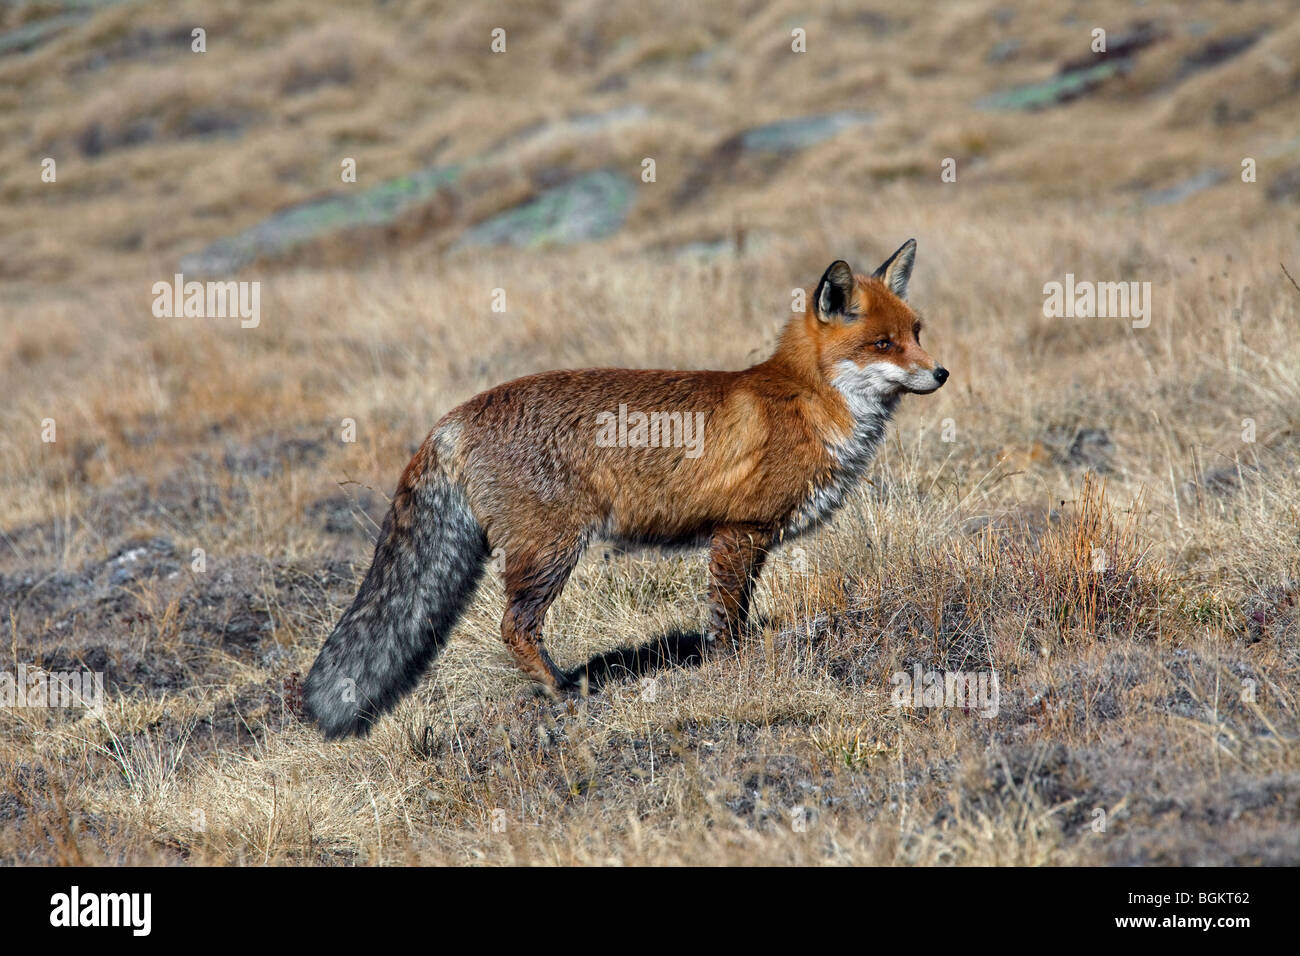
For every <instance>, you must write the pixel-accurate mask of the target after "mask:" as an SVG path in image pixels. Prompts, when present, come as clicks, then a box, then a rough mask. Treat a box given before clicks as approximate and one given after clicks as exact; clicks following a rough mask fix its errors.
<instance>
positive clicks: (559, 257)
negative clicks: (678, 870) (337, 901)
mask: <svg viewBox="0 0 1300 956" xmlns="http://www.w3.org/2000/svg"><path fill="white" fill-rule="evenodd" d="M822 7H823V8H821V9H819V11H818V12H811V11H810V10H809V8H807V7H805V6H803V5H799V4H793V3H781V2H776V3H768V4H761V3H743V4H741V3H737V4H724V5H711V4H695V5H690V6H687V7H683V6H682V5H679V4H675V3H656V2H648V3H638V4H598V3H593V2H581V0H569V2H555V3H537V4H528V5H513V4H512V5H505V4H492V3H480V4H472V5H468V7H467V6H466V5H464V4H453V3H416V2H410V3H404V2H400V0H394V2H389V3H384V4H373V5H356V7H355V9H351V10H349V11H348V12H347V13H342V12H337V11H335V10H334V9H333V8H332V7H328V6H327V5H318V4H309V3H303V2H298V0H287V2H276V3H236V2H225V3H221V2H208V3H185V2H179V3H162V2H149V0H142V2H138V3H103V4H96V3H91V2H78V3H71V2H67V3H63V2H56V0H50V2H32V3H17V4H5V5H3V6H0V369H3V373H2V374H3V381H4V383H5V393H6V394H5V398H6V401H5V402H3V403H0V490H3V496H2V497H0V612H2V618H0V627H2V628H3V633H4V636H5V637H6V638H7V640H6V643H7V645H8V653H7V654H6V655H5V656H6V660H7V662H8V663H6V665H5V666H4V668H3V670H9V671H16V670H17V668H18V667H19V665H26V666H28V667H33V666H41V667H44V668H45V669H47V670H50V671H63V670H80V669H88V670H91V671H100V672H103V673H104V674H105V679H106V683H107V686H108V690H109V695H108V702H107V706H106V709H105V711H104V713H103V714H102V715H94V714H84V713H82V712H80V711H76V710H71V711H70V710H57V709H54V710H51V709H38V708H14V709H0V860H3V861H4V862H12V863H28V862H42V863H48V862H86V863H118V862H132V863H138V862H191V863H263V862H270V863H367V864H370V863H373V864H380V863H384V864H397V863H406V862H424V863H433V862H439V863H612V862H622V863H711V862H726V863H825V862H829V863H903V864H910V863H923V864H929V863H976V864H980V863H1030V864H1078V863H1084V864H1103V863H1107V864H1109V863H1193V864H1202V863H1242V864H1249V863H1259V862H1268V863H1291V864H1294V863H1297V862H1300V827H1298V826H1297V822H1298V820H1300V797H1298V796H1297V795H1298V794H1300V749H1298V748H1297V733H1298V732H1300V701H1297V696H1296V688H1297V686H1298V685H1300V606H1298V604H1300V506H1298V504H1297V503H1298V502H1300V346H1297V344H1296V336H1295V329H1296V328H1297V320H1298V319H1300V288H1298V287H1296V286H1295V285H1294V283H1292V282H1291V281H1289V279H1288V277H1287V275H1286V274H1284V272H1283V269H1282V266H1285V267H1286V268H1287V269H1288V270H1289V271H1290V274H1291V275H1292V276H1297V277H1300V243H1298V242H1297V238H1298V236H1297V229H1298V227H1300V123H1297V120H1298V119H1300V20H1297V19H1296V17H1295V16H1294V11H1293V10H1292V9H1290V8H1289V7H1287V6H1285V5H1281V4H1275V3H1262V2H1261V3H1251V2H1242V3H1209V2H1204V3H1183V4H1176V5H1175V4H1163V3H1155V2H1149V3H1143V4H1132V3H1127V2H1104V3H1097V4H1077V5H1069V4H1066V5H1060V4H1023V5H1021V4H1011V3H1005V2H1001V3H994V2H984V0H965V2H952V3H947V4H943V5H941V6H939V7H937V8H935V9H921V8H917V9H913V8H911V7H909V6H907V5H903V4H893V5H891V4H884V3H880V4H860V3H853V4H848V3H845V4H829V5H822ZM195 27H201V28H203V29H204V30H205V31H206V52H204V53H195V52H192V51H191V42H192V41H191V31H192V30H193V29H194V28H195ZM498 27H500V28H502V29H504V30H505V31H506V50H505V52H504V53H499V54H498V53H493V52H491V49H490V44H491V42H492V31H493V30H494V29H495V28H498ZM1094 28H1103V29H1105V30H1106V31H1107V40H1108V49H1109V51H1110V52H1108V53H1107V54H1105V55H1104V56H1100V55H1096V54H1093V53H1092V52H1091V51H1090V44H1091V42H1092V31H1093V29H1094ZM795 30H802V31H804V34H805V36H806V49H807V52H803V53H796V52H793V51H792V50H791V44H792V31H795ZM46 158H50V159H53V160H54V161H55V166H56V169H57V178H56V180H55V181H54V182H45V181H43V180H42V161H43V160H45V159H46ZM1247 158H1249V159H1252V160H1254V164H1253V165H1254V169H1255V172H1256V175H1255V176H1254V181H1251V182H1246V181H1243V177H1242V172H1243V165H1242V163H1243V160H1244V159H1247ZM345 159H352V160H355V163H356V170H357V177H356V179H357V181H356V182H355V183H348V182H344V181H343V180H342V178H341V170H342V167H343V162H344V160H345ZM646 159H652V160H653V161H654V170H655V181H653V182H643V181H642V171H643V168H644V167H643V162H644V160H646ZM946 159H952V160H955V169H956V181H955V182H945V181H943V179H942V177H941V173H942V171H943V168H944V161H945V160H946ZM909 236H915V237H916V238H917V239H918V242H919V253H918V258H917V266H916V271H915V273H914V275H913V279H912V284H911V291H910V298H911V301H912V302H913V304H914V305H916V306H917V307H918V308H919V310H920V311H921V312H922V314H923V315H924V318H925V322H926V339H925V344H926V348H927V349H928V350H929V351H931V352H932V353H933V354H934V355H935V356H936V357H937V358H938V359H939V360H940V361H941V362H942V363H943V364H944V365H945V366H946V367H948V368H949V369H950V370H951V371H952V380H951V381H950V382H949V384H948V385H947V386H946V387H945V388H944V389H942V390H941V391H940V392H938V393H936V394H934V395H931V396H917V397H909V398H907V399H905V400H904V402H903V405H902V409H901V411H900V414H899V415H898V417H897V419H896V421H895V424H894V426H893V427H892V430H891V436H890V439H889V442H888V444H887V447H886V448H885V449H884V451H883V452H882V454H881V455H880V458H879V460H878V461H877V462H876V464H875V465H874V466H873V468H872V470H871V472H870V475H869V480H868V481H867V482H866V483H864V485H863V486H862V488H861V490H860V492H859V493H858V494H857V495H856V496H855V498H854V499H853V501H852V502H851V503H850V504H849V505H848V506H847V507H846V508H845V510H844V511H843V512H842V513H841V514H840V515H839V516H838V518H837V519H836V520H835V522H834V523H833V525H832V526H831V527H829V528H827V529H825V530H824V531H822V532H820V533H818V534H816V535H814V536H810V537H808V538H805V539H801V540H799V541H797V542H793V543H792V544H788V545H786V546H784V547H783V548H782V549H781V550H780V551H779V552H778V553H776V554H775V555H774V556H773V558H772V560H771V561H770V562H769V566H768V569H767V570H766V571H765V573H764V578H763V584H762V588H761V593H760V596H759V612H760V614H761V616H762V618H763V620H762V625H761V627H760V628H759V630H758V632H757V633H755V634H754V635H753V637H752V638H751V639H750V640H749V642H748V643H747V644H746V646H745V647H744V648H743V650H742V652H741V653H740V654H739V655H738V656H736V657H734V658H731V659H725V660H717V661H712V660H711V661H709V662H707V663H704V664H700V662H699V661H698V658H697V656H696V655H695V654H693V652H692V648H693V646H694V643H695V642H697V641H698V629H699V627H700V626H701V624H702V622H703V613H704V604H703V590H704V575H705V561H704V555H703V554H702V553H701V554H694V553H693V554H686V555H676V556H660V555H656V554H651V553H646V554H623V553H618V552H615V551H612V550H610V549H607V548H604V547H599V546H598V547H595V548H593V549H592V551H591V552H590V553H589V554H588V556H587V557H586V558H585V559H584V562H583V564H582V565H581V567H580V568H579V570H578V572H577V573H576V574H575V576H574V578H573V580H572V581H571V583H570V584H569V586H568V587H567V589H566V590H565V592H564V594H563V596H562V598H561V599H560V601H559V602H558V603H557V604H556V606H555V607H554V608H553V609H552V611H551V613H550V616H549V618H548V633H549V638H548V645H549V647H550V650H551V653H552V654H553V655H554V656H555V657H556V658H557V660H558V661H559V662H560V663H561V664H562V665H563V666H566V667H572V668H578V667H582V666H584V665H585V666H586V668H587V671H588V673H589V675H590V679H591V684H592V692H591V694H590V695H589V696H587V697H586V698H583V699H579V700H574V701H564V702H552V701H549V700H547V699H544V698H540V697H538V696H537V695H536V694H535V693H534V692H533V691H532V690H531V689H530V688H529V687H528V686H527V684H526V683H525V681H524V680H523V678H522V677H521V676H520V675H519V673H518V672H517V670H516V669H515V667H514V665H513V663H512V662H511V660H510V658H509V655H508V653H507V652H506V650H505V648H504V647H503V646H502V644H501V641H500V639H499V636H498V628H499V617H500V612H501V598H502V595H501V588H500V584H499V582H498V581H497V580H496V579H495V577H494V576H492V575H489V576H488V577H487V579H485V582H484V584H483V586H482V587H481V589H480V591H479V593H478V594H477V595H476V597H475V599H474V602H473V604H472V606H471V609H470V611H469V613H468V614H467V615H466V617H465V619H464V620H463V621H462V623H461V625H460V626H459V627H458V629H457V631H456V634H455V636H454V638H453V639H452V642H451V643H450V645H449V647H448V649H447V651H446V653H445V654H444V655H443V656H442V658H441V659H440V660H439V662H438V664H437V665H436V666H435V668H434V669H433V670H432V671H431V672H430V674H429V675H428V676H427V677H426V679H425V680H424V681H423V682H422V683H421V685H420V687H419V690H418V691H417V692H416V693H415V694H413V695H412V696H411V697H410V698H409V699H408V700H406V701H405V702H404V703H403V704H402V705H401V706H400V707H399V708H398V710H397V711H396V712H395V713H394V714H393V715H391V716H390V717H388V718H386V719H385V720H384V721H383V722H382V723H381V724H380V725H379V726H378V727H377V729H376V731H375V733H374V734H373V736H372V737H371V738H370V739H369V740H366V741H361V742H349V743H344V744H324V743H323V742H322V741H321V740H320V738H319V736H318V734H316V732H315V731H314V730H313V729H312V728H311V727H309V726H306V725H304V724H303V723H302V722H301V720H300V704H301V701H300V691H299V682H300V680H301V676H302V675H303V674H305V673H306V670H307V668H308V667H309V666H310V664H311V661H312V659H313V657H314V655H315V653H316V651H317V650H318V649H319V647H320V644H321V642H322V640H323V639H324V637H325V636H326V635H327V634H328V632H329V630H330V628H331V627H332V625H333V623H334V621H335V620H337V618H338V615H339V614H340V613H341V612H342V610H343V609H344V607H346V605H347V603H348V602H349V601H350V600H351V597H352V595H353V594H354V593H355V588H356V585H357V583H358V581H359V579H360V576H361V574H362V573H364V571H365V568H366V565H367V563H368V560H369V556H370V548H371V546H372V542H373V536H374V534H375V531H376V530H377V528H376V522H377V521H378V520H380V519H381V518H382V514H383V511H384V508H385V504H386V496H387V495H388V494H390V493H391V491H392V489H393V486H394V484H395V482H396V479H397V476H398V474H399V473H400V471H401V468H402V467H403V465H404V464H405V462H406V459H407V457H408V456H409V455H410V453H411V452H412V451H413V450H414V448H415V446H416V445H417V444H418V443H419V441H420V440H421V439H422V438H423V436H424V435H425V433H426V432H427V431H428V429H429V428H430V427H431V426H432V424H433V423H434V422H435V421H436V420H437V419H438V417H440V416H441V415H442V414H443V413H444V412H446V411H447V410H449V409H450V408H451V407H452V406H453V405H455V404H456V403H457V402H459V401H462V400H464V399H465V398H467V397H469V396H470V395H472V394H474V393H476V392H478V391H480V390H482V389H483V388H486V387H488V386H490V385H494V384H496V383H498V382H501V381H504V380H506V379H509V378H512V377H516V376H518V375H522V374H526V373H529V372H533V371H539V370H543V369H549V368H558V367H575V366H587V365H622V366H637V367H667V368H698V367H713V368H740V367H743V366H745V365H746V364H749V363H752V362H754V361H757V360H759V359H761V358H763V357H765V356H766V354H767V353H768V352H769V351H770V349H771V348H772V346H773V344H774V342H775V336H776V334H777V332H778V330H779V329H780V327H781V324H782V323H783V321H784V319H785V318H786V317H787V316H788V315H789V314H790V302H791V290H792V289H794V288H796V287H803V286H808V285H810V284H812V283H815V282H816V280H817V278H818V276H819V275H820V273H821V271H822V270H823V269H824V268H825V267H826V265H827V264H829V262H831V261H832V260H833V259H835V258H846V259H848V260H849V261H850V262H851V263H853V264H854V265H855V267H856V268H858V269H859V270H860V271H869V270H870V269H872V268H874V266H875V265H876V264H877V263H878V262H879V261H880V260H881V259H882V258H883V257H884V256H885V255H887V254H888V253H889V252H891V251H892V250H893V249H895V248H896V247H897V246H898V245H899V244H900V243H901V242H902V241H903V240H904V239H906V238H908V237H909ZM182 271H183V272H184V273H185V274H186V276H187V278H188V277H194V278H224V277H226V276H228V275H229V276H233V277H234V278H238V279H242V280H249V281H257V282H260V283H261V286H260V288H261V315H260V323H259V325H258V326H257V327H256V328H241V327H240V323H239V320H238V319H210V318H202V319H200V318H175V319H172V318H157V317H155V315H154V314H153V312H152V311H151V304H152V302H153V293H152V286H153V284H154V283H155V282H158V281H168V280H170V279H171V277H172V276H173V274H175V273H176V272H182ZM1067 273H1070V274H1073V275H1075V276H1076V277H1078V278H1080V279H1095V280H1101V281H1133V282H1149V283H1151V296H1152V299H1151V301H1152V311H1151V316H1150V319H1151V321H1150V324H1149V326H1146V327H1142V328H1135V327H1133V323H1132V322H1130V321H1129V320H1128V319H1106V318H1096V319H1086V318H1048V317H1045V315H1044V312H1043V302H1044V294H1043V287H1044V284H1045V283H1049V282H1053V281H1062V280H1063V279H1064V277H1065V275H1066V274H1067ZM497 289H503V290H505V294H506V300H507V309H506V311H505V312H504V313H501V312H494V311H493V309H492V304H493V294H494V290H497ZM49 419H52V420H53V423H54V427H55V434H56V436H57V437H56V440H55V441H53V442H49V441H43V440H42V433H43V431H46V430H47V429H46V425H45V423H46V420H49ZM347 420H351V421H352V422H354V423H355V438H356V440H355V441H345V440H343V439H344V431H345V428H347V425H346V421H347ZM195 549H201V552H202V559H203V560H202V562H201V563H202V567H203V570H195V561H196V556H195V555H196V551H195ZM1099 555H1100V559H1099ZM918 666H919V667H920V668H921V669H923V670H954V671H988V670H990V669H995V670H996V671H997V673H998V676H999V688H1000V706H999V710H998V713H997V715H996V716H995V717H991V718H986V717H982V716H980V715H979V714H978V713H976V712H974V711H972V710H970V709H963V708H951V707H947V708H915V707H911V708H899V707H896V706H894V705H893V703H892V702H891V699H890V691H891V689H892V684H891V680H892V678H893V675H895V674H897V673H899V672H907V673H911V672H913V669H914V668H915V667H918ZM494 822H495V823H496V826H495V828H494Z"/></svg>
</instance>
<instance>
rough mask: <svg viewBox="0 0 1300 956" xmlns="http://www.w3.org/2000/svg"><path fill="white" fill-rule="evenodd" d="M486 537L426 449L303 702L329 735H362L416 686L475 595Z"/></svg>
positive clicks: (406, 479) (406, 478)
mask: <svg viewBox="0 0 1300 956" xmlns="http://www.w3.org/2000/svg"><path fill="white" fill-rule="evenodd" d="M487 552H488V548H487V538H486V537H485V536H484V533H483V529H482V528H481V527H480V526H479V524H478V522H477V521H476V520H475V519H474V516H473V514H472V513H471V511H470V507H469V501H468V499H467V498H466V497H465V492H464V490H463V489H462V488H461V487H460V486H459V485H458V484H456V483H455V482H454V481H452V480H451V478H449V477H448V476H447V475H446V474H445V473H444V472H443V470H442V469H441V468H440V467H439V466H438V462H437V460H436V456H435V453H434V451H433V449H432V447H431V446H430V445H428V444H426V446H424V447H423V448H421V451H420V452H419V453H417V455H416V457H415V458H414V459H412V461H411V464H410V465H409V466H408V467H407V469H406V472H405V473H404V474H403V475H402V480H401V482H400V483H399V484H398V488H397V493H396V494H395V495H394V496H393V504H392V507H390V508H389V510H388V515H387V516H386V517H385V518H384V524H383V527H382V529H381V530H380V533H379V540H378V542H377V543H376V544H375V556H374V560H373V561H372V562H371V565H370V570H369V571H367V572H366V577H365V580H364V581H363V582H362V584H361V589H360V590H359V591H358V592H357V596H356V599H355V600H354V601H353V602H352V606H351V607H350V608H348V610H347V611H346V612H345V613H344V615H343V617H342V618H340V619H339V623H338V625H337V626H336V627H335V628H334V632H333V633H332V634H330V636H329V637H328V638H327V639H326V641H325V644H324V646H323V647H322V648H321V651H320V654H319V655H317V657H316V663H314V664H313V665H312V668H311V672H310V673H309V674H308V675H307V681H306V683H305V685H304V688H303V703H304V705H305V707H306V710H307V713H308V715H309V716H310V717H311V718H312V719H313V720H315V722H316V724H317V725H318V726H319V727H320V729H321V732H322V733H323V734H324V735H325V736H326V737H327V738H335V737H345V736H350V735H359V736H363V735H365V734H367V733H369V732H370V728H371V725H372V724H373V723H374V722H375V720H377V719H378V718H379V717H380V716H381V715H382V714H384V713H387V712H388V711H389V710H391V709H392V708H393V707H394V706H395V705H396V704H397V702H398V700H400V699H401V698H402V696H403V695H404V694H406V693H407V692H408V691H410V690H411V689H412V688H413V687H414V686H415V685H416V682H417V681H419V679H420V676H421V675H422V674H423V673H424V670H425V668H426V667H428V666H429V662H430V661H432V660H433V658H434V656H435V655H437V653H438V651H440V650H441V649H442V646H443V645H444V644H445V643H446V642H447V638H448V636H449V635H450V633H451V629H452V627H453V626H454V625H455V623H456V620H457V619H458V618H459V617H460V615H461V612H462V611H463V610H464V609H465V605H466V604H467V603H468V602H469V600H470V598H471V597H472V596H473V594H474V589H475V586H476V585H477V584H478V580H479V578H480V576H481V575H482V573H483V565H484V563H485V561H486V558H487Z"/></svg>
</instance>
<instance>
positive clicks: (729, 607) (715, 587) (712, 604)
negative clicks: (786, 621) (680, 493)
mask: <svg viewBox="0 0 1300 956" xmlns="http://www.w3.org/2000/svg"><path fill="white" fill-rule="evenodd" d="M771 543H772V534H771V532H770V531H768V530H766V529H764V528H760V527H752V526H743V525H742V526H728V527H725V528H719V529H718V530H717V531H716V532H714V535H713V539H712V542H711V550H710V555H709V626H708V630H707V632H706V633H705V638H706V641H707V644H706V646H707V647H708V649H710V650H721V649H724V648H731V647H734V646H735V645H736V643H737V641H739V639H740V636H741V634H742V632H743V631H744V630H745V626H746V625H747V623H748V621H749V606H750V601H751V599H752V598H753V595H754V585H755V583H756V582H757V581H758V574H759V572H760V571H762V570H763V563H764V562H765V561H766V560H767V548H768V545H770V544H771Z"/></svg>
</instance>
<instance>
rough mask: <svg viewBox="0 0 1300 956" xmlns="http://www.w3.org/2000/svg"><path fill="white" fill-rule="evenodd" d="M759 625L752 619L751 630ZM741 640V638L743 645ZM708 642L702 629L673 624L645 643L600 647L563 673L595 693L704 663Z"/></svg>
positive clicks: (574, 682) (573, 681) (589, 691)
mask: <svg viewBox="0 0 1300 956" xmlns="http://www.w3.org/2000/svg"><path fill="white" fill-rule="evenodd" d="M761 627H762V622H761V621H758V620H754V623H753V628H754V631H755V632H757V631H758V630H759V629H761ZM743 642H744V639H743V638H742V647H743ZM707 646H708V642H707V639H706V638H705V635H704V632H703V631H688V630H682V629H679V628H675V629H673V630H671V631H666V632H664V633H663V634H658V635H656V636H654V637H652V638H651V639H650V640H649V641H647V642H645V643H644V644H635V645H624V646H623V647H616V648H614V649H613V650H609V651H602V652H601V653H599V654H596V655H595V656H593V657H592V658H590V659H589V660H588V661H587V662H586V663H585V664H579V665H578V666H577V667H575V668H573V669H572V670H569V671H567V672H566V673H565V677H566V678H568V680H569V681H570V682H572V683H573V684H575V685H579V686H580V685H581V684H582V683H583V682H584V681H585V683H586V688H587V692H588V693H593V694H594V693H596V692H597V691H599V690H600V689H601V688H602V687H604V686H606V685H608V684H611V683H617V682H620V681H624V680H628V679H636V678H642V677H647V676H649V675H650V674H654V673H657V672H658V671H662V670H667V669H669V668H672V667H699V666H700V665H701V664H702V663H704V660H705V654H706V650H705V648H706V647H707Z"/></svg>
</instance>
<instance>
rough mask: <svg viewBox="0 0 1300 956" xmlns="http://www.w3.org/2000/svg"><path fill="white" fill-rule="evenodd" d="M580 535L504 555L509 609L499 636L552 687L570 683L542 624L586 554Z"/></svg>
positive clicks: (538, 678)
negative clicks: (553, 656) (545, 639)
mask: <svg viewBox="0 0 1300 956" xmlns="http://www.w3.org/2000/svg"><path fill="white" fill-rule="evenodd" d="M584 546H585V542H584V541H582V540H581V539H580V538H579V539H576V540H571V541H565V542H563V543H560V544H557V545H552V546H550V547H546V548H543V549H531V548H515V549H511V550H510V551H508V552H507V554H506V567H505V590H506V610H505V614H504V615H503V616H502V618H501V638H502V640H504V641H505V643H506V647H508V648H510V652H511V653H512V654H513V655H514V657H515V662H516V663H517V664H518V665H519V668H520V670H522V671H523V672H524V673H525V674H527V675H528V676H529V677H531V678H533V680H535V681H538V682H539V683H541V684H542V685H543V686H545V687H546V688H547V689H548V690H551V691H563V690H568V689H570V687H571V686H572V684H571V682H570V681H569V679H568V678H567V677H566V676H565V674H564V672H563V671H561V670H560V669H559V668H558V667H556V666H555V662H554V661H552V660H551V656H550V655H549V654H547V653H546V647H545V645H544V644H543V642H542V624H543V622H544V621H545V619H546V612H547V610H549V609H550V606H551V604H552V603H553V602H554V601H555V599H556V598H557V597H559V595H560V592H561V591H562V590H563V589H564V585H565V582H567V581H568V580H569V575H570V574H571V573H572V572H573V569H574V567H576V566H577V563H578V559H579V558H580V557H582V552H583V550H584Z"/></svg>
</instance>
